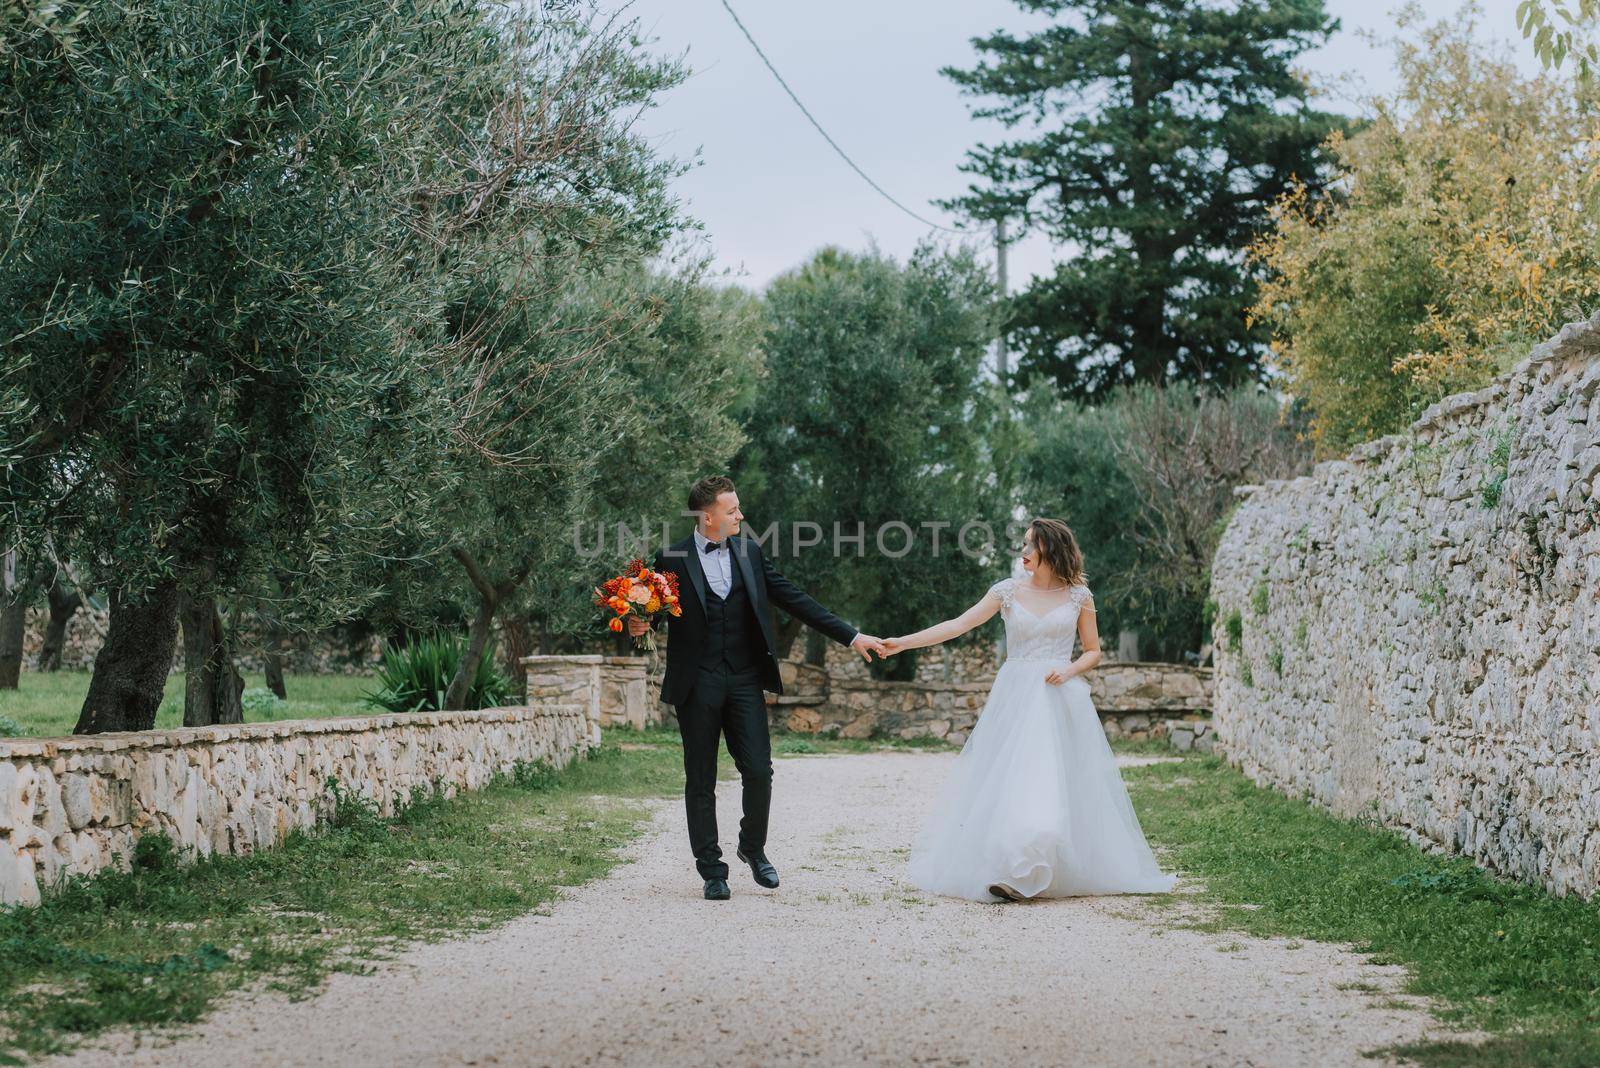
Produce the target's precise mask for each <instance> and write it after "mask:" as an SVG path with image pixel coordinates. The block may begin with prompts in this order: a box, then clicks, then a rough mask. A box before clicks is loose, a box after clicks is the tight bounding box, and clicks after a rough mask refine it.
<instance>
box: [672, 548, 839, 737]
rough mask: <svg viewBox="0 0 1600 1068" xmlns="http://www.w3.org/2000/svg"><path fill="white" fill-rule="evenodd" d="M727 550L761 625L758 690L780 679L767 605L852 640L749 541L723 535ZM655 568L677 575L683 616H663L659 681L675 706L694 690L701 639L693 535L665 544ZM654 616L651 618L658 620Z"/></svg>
mask: <svg viewBox="0 0 1600 1068" xmlns="http://www.w3.org/2000/svg"><path fill="white" fill-rule="evenodd" d="M726 551H727V552H730V553H732V554H733V566H734V567H737V568H738V569H739V575H740V577H741V578H742V579H743V580H744V585H745V590H746V591H747V595H748V596H749V598H750V607H751V608H752V609H754V611H755V614H756V621H757V622H758V623H759V624H760V626H761V643H762V644H763V645H764V646H765V650H764V654H763V655H762V656H761V658H760V660H761V663H760V668H761V688H762V689H764V690H771V691H772V692H773V693H779V694H781V693H783V680H782V679H781V678H780V677H779V675H778V643H777V642H776V640H774V637H773V632H772V611H771V609H772V606H773V605H776V606H777V607H779V608H781V609H783V610H784V611H785V612H788V613H789V614H790V615H791V616H794V617H795V618H796V619H798V620H799V621H800V622H802V623H804V624H805V625H806V626H808V627H812V628H814V629H816V630H819V631H821V632H822V633H823V634H826V635H827V636H828V637H830V638H832V639H833V640H834V641H836V642H838V643H839V644H840V645H849V644H850V643H851V642H853V641H855V637H856V633H857V632H856V628H854V627H852V626H851V625H850V624H848V623H846V622H845V621H844V620H842V619H840V618H839V617H838V616H835V615H834V614H833V613H832V612H830V611H828V610H827V609H826V608H824V607H822V606H821V605H820V604H818V603H817V602H816V601H815V600H814V599H813V598H812V597H811V596H810V595H808V594H807V593H806V592H805V591H803V590H801V589H800V587H798V586H796V585H795V584H794V583H792V582H790V581H789V580H788V579H786V578H784V577H783V575H782V574H780V573H779V572H778V569H777V568H775V567H773V566H772V561H770V560H768V559H767V557H766V554H764V553H763V552H762V551H761V546H759V545H757V544H756V542H755V539H753V538H746V537H743V536H739V537H733V538H729V539H728V549H727V550H726ZM654 566H655V568H656V569H657V570H659V571H671V572H672V573H673V574H675V575H677V576H678V603H679V604H680V605H681V606H682V607H683V614H682V615H679V616H666V617H665V618H666V620H667V627H668V630H667V671H666V674H665V676H664V677H663V678H662V680H661V699H662V700H663V701H665V702H667V703H668V704H669V705H681V704H683V702H684V701H686V700H688V698H689V691H690V690H692V689H693V688H694V680H695V674H696V672H697V671H698V670H699V666H700V654H701V652H702V651H703V650H704V647H705V641H706V572H705V568H704V567H703V566H702V565H701V562H700V548H699V546H697V545H696V544H695V541H694V535H693V534H690V535H689V536H688V537H687V538H684V539H683V540H682V541H680V542H677V543H676V544H674V545H669V546H667V547H666V548H665V549H662V550H661V551H660V552H658V553H657V554H656V559H655V565H654ZM661 618H662V616H656V617H655V618H654V620H653V622H659V620H660V619H661Z"/></svg>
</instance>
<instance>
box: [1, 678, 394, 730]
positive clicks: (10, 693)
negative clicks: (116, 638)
mask: <svg viewBox="0 0 1600 1068" xmlns="http://www.w3.org/2000/svg"><path fill="white" fill-rule="evenodd" d="M19 681H20V685H19V686H18V688H17V689H15V690H0V718H5V719H11V720H14V721H16V723H17V725H18V726H20V727H21V728H22V733H23V734H24V735H25V736H27V737H31V738H59V737H63V736H65V735H68V734H71V733H72V726H73V724H75V723H77V722H78V712H79V710H80V709H81V708H82V707H83V697H84V695H85V694H86V693H88V692H89V673H88V672H87V671H24V672H23V673H22V678H21V679H20V680H19ZM244 684H245V686H246V687H247V688H256V687H265V685H266V680H265V679H264V677H263V676H261V675H246V676H245V680H244ZM283 688H284V692H285V693H287V694H288V695H289V696H288V700H285V701H275V702H271V703H265V702H257V703H253V704H252V706H251V707H247V708H246V709H245V715H244V718H245V722H247V723H261V722H267V721H270V720H280V719H320V718H323V717H325V716H373V715H378V714H380V711H381V710H379V709H376V708H373V707H372V706H371V705H368V704H366V703H365V702H364V701H362V699H361V698H362V695H363V694H365V693H366V692H367V691H368V690H372V689H375V688H376V683H375V682H374V681H373V680H372V678H371V677H370V676H366V675H290V676H288V677H287V678H285V679H284V686H283ZM181 726H183V673H182V672H179V673H177V674H175V675H171V676H169V677H168V678H167V685H166V690H165V692H164V694H163V696H162V698H161V707H160V708H159V709H158V710H157V711H156V727H157V728H158V729H162V730H165V729H167V728H169V727H181Z"/></svg>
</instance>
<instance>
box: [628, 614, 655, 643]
mask: <svg viewBox="0 0 1600 1068" xmlns="http://www.w3.org/2000/svg"><path fill="white" fill-rule="evenodd" d="M649 630H650V621H649V620H648V619H646V618H644V617H643V616H629V617H628V633H629V634H631V635H633V636H634V637H635V638H643V637H644V636H645V634H646V633H648V632H649Z"/></svg>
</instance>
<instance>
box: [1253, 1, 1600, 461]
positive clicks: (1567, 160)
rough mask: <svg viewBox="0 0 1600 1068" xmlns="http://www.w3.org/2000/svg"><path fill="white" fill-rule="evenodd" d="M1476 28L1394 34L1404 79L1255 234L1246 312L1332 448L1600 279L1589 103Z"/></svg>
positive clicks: (1404, 407)
mask: <svg viewBox="0 0 1600 1068" xmlns="http://www.w3.org/2000/svg"><path fill="white" fill-rule="evenodd" d="M1404 26H1405V20H1404V19H1403V20H1402V27H1404ZM1473 30H1474V27H1473V24H1472V18H1471V15H1470V13H1463V15H1461V16H1458V17H1457V18H1455V19H1452V20H1449V21H1446V22H1443V23H1440V24H1437V25H1433V26H1429V27H1425V28H1424V29H1423V30H1422V31H1421V32H1420V33H1419V34H1416V35H1415V36H1414V37H1412V38H1409V39H1404V40H1402V41H1401V42H1400V43H1399V44H1398V46H1397V57H1396V58H1397V65H1398V69H1399V75H1400V88H1399V90H1398V92H1397V93H1396V94H1395V95H1394V96H1393V97H1390V98H1385V99H1377V100H1373V101H1370V102H1369V103H1370V107H1371V109H1372V111H1373V112H1374V114H1373V118H1372V121H1371V122H1370V123H1369V124H1368V125H1367V126H1366V128H1365V129H1363V130H1362V131H1361V132H1359V133H1356V134H1354V135H1353V136H1351V137H1349V138H1348V139H1341V138H1338V137H1335V138H1334V139H1333V140H1332V141H1331V142H1330V147H1331V148H1332V149H1333V151H1334V153H1335V155H1336V157H1337V158H1338V165H1339V180H1338V181H1337V182H1336V183H1335V185H1334V187H1333V188H1334V192H1333V193H1332V195H1330V196H1315V195H1312V194H1311V193H1309V192H1308V191H1306V190H1301V191H1298V192H1296V193H1293V194H1291V195H1290V196H1288V197H1286V198H1285V199H1284V200H1283V201H1281V202H1280V203H1279V204H1278V206H1277V207H1276V209H1275V210H1274V212H1273V226H1272V228H1271V229H1270V230H1269V231H1268V232H1267V234H1266V235H1264V236H1263V238H1262V239H1261V240H1260V241H1259V242H1258V243H1257V245H1256V246H1255V248H1254V250H1253V251H1254V255H1255V256H1256V258H1257V259H1258V260H1260V261H1261V262H1262V263H1263V264H1264V265H1265V266H1266V267H1267V268H1268V272H1269V277H1268V279H1267V281H1266V282H1265V284H1264V285H1263V287H1262V289H1261V295H1260V299H1259V301H1258V302H1257V304H1256V306H1255V307H1254V308H1253V309H1252V312H1251V314H1252V317H1253V319H1255V320H1259V321H1262V322H1265V323H1267V324H1269V325H1270V326H1271V328H1272V330H1273V335H1274V338H1273V351H1274V354H1275V356H1276V359H1277V363H1278V364H1279V366H1280V367H1281V368H1282V369H1283V370H1284V371H1285V372H1286V376H1287V382H1286V384H1287V386H1288V389H1289V390H1290V392H1291V393H1293V394H1294V395H1295V396H1297V397H1299V398H1301V399H1303V400H1304V401H1306V402H1307V403H1308V404H1309V405H1310V407H1311V409H1312V412H1313V415H1314V422H1313V430H1314V433H1315V435H1316V438H1317V440H1318V442H1319V443H1320V444H1321V446H1322V447H1323V448H1324V449H1326V450H1329V451H1337V450H1340V449H1343V448H1345V447H1347V446H1349V445H1351V444H1354V443H1356V442H1359V441H1365V440H1368V439H1371V438H1375V437H1378V436H1380V435H1383V434H1387V433H1391V432H1394V431H1397V430H1401V429H1403V428H1404V427H1405V426H1406V425H1407V424H1408V423H1409V422H1410V420H1411V419H1413V418H1415V417H1416V415H1418V414H1419V413H1420V410H1421V408H1422V407H1423V406H1425V405H1427V404H1430V403H1432V402H1433V401H1435V400H1437V399H1439V398H1440V397H1442V396H1444V395H1446V394H1448V393H1453V392H1457V391H1460V390H1464V389H1474V388H1477V387H1479V386H1481V385H1483V384H1484V383H1486V382H1487V381H1488V380H1489V379H1490V378H1491V377H1493V375H1494V374H1496V373H1497V372H1499V371H1502V370H1505V369H1507V368H1508V367H1510V366H1511V365H1512V364H1514V363H1515V362H1516V361H1517V360H1519V359H1521V358H1522V357H1523V356H1525V355H1526V354H1527V349H1528V347H1529V345H1530V344H1531V343H1535V342H1538V341H1541V340H1543V339H1544V338H1546V337H1548V336H1549V335H1550V334H1552V333H1554V332H1555V330H1556V329H1558V328H1559V327H1560V326H1561V324H1562V323H1563V322H1564V321H1566V320H1568V319H1572V318H1579V317H1581V316H1582V314H1583V312H1584V307H1585V305H1587V304H1591V303H1593V301H1594V300H1595V298H1596V296H1597V295H1600V214H1597V213H1596V212H1595V210H1594V204H1595V203H1596V200H1597V197H1600V168H1597V167H1596V165H1595V164H1596V159H1597V157H1600V141H1597V139H1596V129H1595V122H1594V117H1593V114H1592V111H1591V110H1590V108H1589V107H1588V105H1587V103H1586V102H1585V100H1584V99H1583V94H1582V93H1580V92H1579V91H1577V90H1576V89H1575V87H1574V86H1572V85H1570V84H1566V83H1563V82H1553V81H1551V80H1550V79H1546V78H1525V77H1522V76H1521V75H1520V74H1519V73H1518V71H1517V68H1516V64H1515V62H1514V61H1513V59H1512V58H1511V57H1510V56H1509V55H1507V54H1505V53H1504V52H1503V51H1496V50H1495V49H1494V47H1492V46H1489V45H1486V44H1483V43H1481V42H1479V41H1478V40H1476V39H1475V37H1474V33H1473Z"/></svg>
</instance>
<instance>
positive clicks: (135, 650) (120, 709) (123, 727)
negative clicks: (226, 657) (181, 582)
mask: <svg viewBox="0 0 1600 1068" xmlns="http://www.w3.org/2000/svg"><path fill="white" fill-rule="evenodd" d="M178 601H179V597H178V586H177V583H175V582H171V581H169V582H166V583H163V584H162V585H160V586H158V587H156V588H155V589H154V590H152V591H150V592H149V593H148V594H146V595H145V596H143V597H128V596H126V595H124V594H123V593H122V591H120V590H112V591H111V624H110V626H109V627H108V628H107V631H106V641H105V644H104V645H103V646H101V647H100V655H99V656H97V657H95V660H94V674H92V675H91V676H90V677H89V692H88V694H86V695H85V696H84V699H83V710H82V711H81V712H79V713H78V724H77V726H75V727H73V728H72V733H74V734H100V733H102V732H104V731H147V730H149V729H150V728H151V727H154V726H155V725H156V709H158V708H160V707H161V691H162V688H163V687H165V686H166V684H167V675H168V673H169V672H171V670H172V654H173V651H174V649H175V648H176V646H177V643H178Z"/></svg>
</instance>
